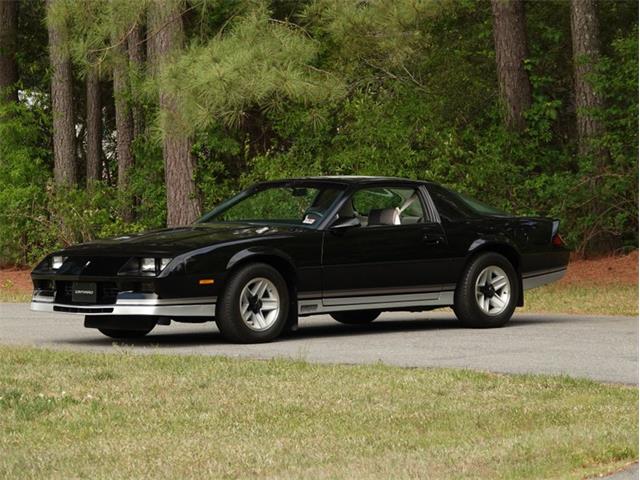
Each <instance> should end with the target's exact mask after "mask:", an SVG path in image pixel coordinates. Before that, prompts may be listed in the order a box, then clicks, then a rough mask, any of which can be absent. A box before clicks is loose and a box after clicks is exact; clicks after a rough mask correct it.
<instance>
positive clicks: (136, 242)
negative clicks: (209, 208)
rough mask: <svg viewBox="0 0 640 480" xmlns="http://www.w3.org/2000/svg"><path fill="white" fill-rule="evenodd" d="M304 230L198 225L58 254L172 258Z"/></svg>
mask: <svg viewBox="0 0 640 480" xmlns="http://www.w3.org/2000/svg"><path fill="white" fill-rule="evenodd" d="M308 231H309V230H308V229H305V228H302V227H295V226H286V225H277V226H275V225H260V224H253V223H252V224H241V223H201V224H194V225H190V226H186V227H177V228H163V229H159V230H152V231H149V232H145V233H137V234H131V235H123V236H120V237H114V238H108V239H104V240H96V241H93V242H88V243H82V244H79V245H74V246H72V247H69V248H66V249H65V250H63V251H62V252H61V253H63V254H65V255H151V256H154V255H156V256H157V255H167V256H174V255H178V254H180V253H183V252H187V251H190V250H195V249H197V248H202V247H206V246H211V245H215V244H219V243H233V242H235V241H240V240H247V239H251V238H256V239H260V238H264V237H271V238H272V237H274V236H280V235H282V236H286V237H289V236H292V235H298V234H301V233H303V232H308Z"/></svg>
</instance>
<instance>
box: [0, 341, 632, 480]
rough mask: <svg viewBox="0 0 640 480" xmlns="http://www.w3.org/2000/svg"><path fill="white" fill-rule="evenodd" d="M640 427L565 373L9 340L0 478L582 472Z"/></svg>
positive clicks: (613, 402)
mask: <svg viewBox="0 0 640 480" xmlns="http://www.w3.org/2000/svg"><path fill="white" fill-rule="evenodd" d="M637 425H638V397H637V389H636V388H631V387H625V386H616V385H602V384H598V383H594V382H591V381H587V380H574V379H570V378H566V377H549V376H523V375H516V376H507V375H495V374H485V373H478V372H471V371H461V370H447V369H403V368H396V367H387V366H382V365H369V366H344V365H342V366H341V365H335V366H331V365H312V364H307V363H304V362H295V361H285V360H272V361H264V362H263V361H250V360H231V359H226V358H215V357H213V358H212V357H196V356H192V357H188V356H167V355H157V356H156V355H153V356H146V355H145V356H137V355H130V354H128V353H126V351H123V352H122V353H121V354H84V353H70V352H60V351H57V352H54V351H46V350H39V349H29V348H9V347H0V452H2V454H1V455H0V477H1V478H22V479H25V478H44V477H46V478H64V479H66V478H143V477H146V478H186V477H197V478H204V477H212V478H252V477H258V478H426V477H429V478H433V479H438V478H452V477H456V478H474V479H476V478H490V479H498V478H535V479H538V478H550V477H553V478H583V477H584V476H585V475H588V474H595V473H600V472H607V471H611V470H613V469H615V468H616V467H618V466H620V465H622V464H624V463H626V462H628V461H631V460H633V459H636V458H637V455H638V445H637V436H638V428H637Z"/></svg>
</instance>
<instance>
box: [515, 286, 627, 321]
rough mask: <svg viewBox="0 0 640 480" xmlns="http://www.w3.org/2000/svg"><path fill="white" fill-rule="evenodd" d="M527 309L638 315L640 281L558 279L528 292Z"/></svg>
mask: <svg viewBox="0 0 640 480" xmlns="http://www.w3.org/2000/svg"><path fill="white" fill-rule="evenodd" d="M524 304H525V306H524V309H522V311H525V312H558V313H584V314H601V315H638V285H629V284H625V283H620V284H615V283H614V284H603V285H594V284H563V283H555V284H551V285H546V286H544V287H540V288H536V289H534V290H529V291H527V292H525V297H524Z"/></svg>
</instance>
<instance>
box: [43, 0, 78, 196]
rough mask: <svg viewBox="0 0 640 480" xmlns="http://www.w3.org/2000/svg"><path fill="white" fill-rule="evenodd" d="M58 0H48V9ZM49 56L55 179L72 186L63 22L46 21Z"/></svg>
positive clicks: (70, 105) (74, 171)
mask: <svg viewBox="0 0 640 480" xmlns="http://www.w3.org/2000/svg"><path fill="white" fill-rule="evenodd" d="M56 1H57V0H47V8H48V9H51V8H52V7H54V6H55V4H56ZM47 23H48V30H49V57H50V61H51V69H52V74H51V110H52V115H53V158H54V165H53V170H54V178H55V181H56V183H57V184H58V185H75V184H76V183H77V168H76V149H75V141H76V132H75V123H74V116H73V92H72V76H71V61H70V59H69V52H68V51H67V49H66V46H65V41H66V36H67V31H66V26H65V25H54V24H53V23H52V22H51V21H50V20H48V22H47Z"/></svg>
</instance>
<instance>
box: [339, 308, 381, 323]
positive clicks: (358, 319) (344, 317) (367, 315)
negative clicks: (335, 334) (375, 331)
mask: <svg viewBox="0 0 640 480" xmlns="http://www.w3.org/2000/svg"><path fill="white" fill-rule="evenodd" d="M330 315H331V316H332V317H333V319H334V320H336V321H338V322H340V323H346V324H347V325H366V324H367V323H371V322H373V321H374V320H375V319H376V318H378V317H379V316H380V311H379V310H352V311H348V312H335V313H331V314H330Z"/></svg>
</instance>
